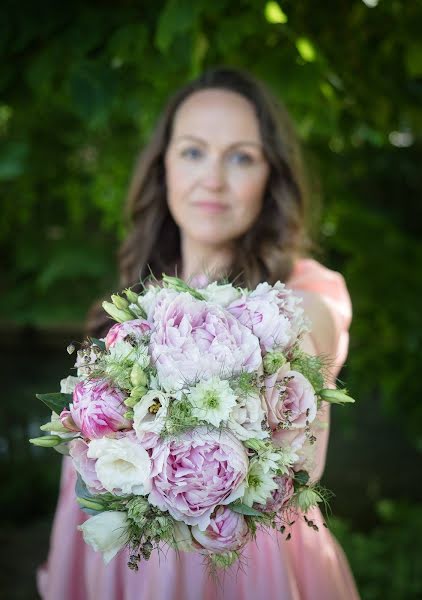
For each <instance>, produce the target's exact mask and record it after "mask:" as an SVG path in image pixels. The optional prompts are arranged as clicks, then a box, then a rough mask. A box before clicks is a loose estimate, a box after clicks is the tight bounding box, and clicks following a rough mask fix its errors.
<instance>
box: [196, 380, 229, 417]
mask: <svg viewBox="0 0 422 600" xmlns="http://www.w3.org/2000/svg"><path fill="white" fill-rule="evenodd" d="M188 399H189V402H190V403H191V404H192V407H193V408H192V414H193V416H194V417H197V418H198V419H200V420H201V421H206V422H208V423H211V425H214V426H215V427H218V426H219V425H220V423H221V421H225V420H227V419H228V417H229V415H230V411H231V410H232V408H233V407H234V406H236V394H235V393H234V392H233V390H232V389H231V387H230V384H229V382H228V381H226V380H223V379H219V378H218V377H211V379H208V380H206V381H201V382H200V383H198V384H197V385H196V386H195V387H193V388H191V390H190V393H189V395H188Z"/></svg>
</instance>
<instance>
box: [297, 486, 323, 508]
mask: <svg viewBox="0 0 422 600" xmlns="http://www.w3.org/2000/svg"><path fill="white" fill-rule="evenodd" d="M295 502H296V504H297V505H298V507H299V508H300V510H302V511H303V512H305V513H306V512H307V511H308V510H309V509H310V508H312V506H318V502H322V498H321V496H320V495H319V494H318V493H317V492H315V491H314V490H312V489H310V488H303V489H302V490H300V491H299V492H298V494H297V496H296V498H295Z"/></svg>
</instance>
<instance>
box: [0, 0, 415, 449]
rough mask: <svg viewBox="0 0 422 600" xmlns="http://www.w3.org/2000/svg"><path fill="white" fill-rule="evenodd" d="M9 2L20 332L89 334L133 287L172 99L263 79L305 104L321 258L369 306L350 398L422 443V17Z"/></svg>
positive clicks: (411, 8)
mask: <svg viewBox="0 0 422 600" xmlns="http://www.w3.org/2000/svg"><path fill="white" fill-rule="evenodd" d="M6 4H7V5H8V6H7V10H5V9H4V10H3V17H4V18H3V21H2V25H1V30H2V35H1V36H0V40H1V42H0V51H1V52H2V61H1V69H0V89H1V92H2V98H3V100H2V103H1V104H0V141H1V150H0V183H1V186H2V218H1V220H0V251H1V253H2V257H3V267H4V269H3V271H4V274H3V278H2V292H3V293H2V294H1V298H0V310H1V314H2V319H3V321H6V322H13V323H18V324H21V325H37V326H45V325H51V324H54V323H63V322H67V323H68V322H74V323H75V322H76V323H81V322H82V321H83V319H84V318H85V315H86V311H87V309H88V307H89V306H90V304H91V302H92V301H93V300H95V299H97V298H99V297H104V296H105V295H106V294H107V293H109V292H110V290H113V289H117V288H118V285H117V272H116V267H115V253H116V249H117V247H118V244H119V241H120V240H121V239H122V237H123V236H124V233H125V227H126V225H125V223H124V220H123V213H122V206H123V199H124V196H125V193H126V189H127V186H128V182H129V178H130V172H131V169H132V166H133V164H134V159H135V155H136V154H137V152H138V150H139V149H140V148H141V146H142V145H143V143H144V142H145V141H146V140H147V139H148V136H149V134H150V131H151V128H152V127H153V125H154V124H155V122H156V118H157V115H158V114H159V112H160V110H161V108H162V106H163V104H164V102H165V100H166V98H167V97H168V95H169V94H170V93H171V92H173V91H174V90H175V89H176V88H177V87H178V86H179V85H180V84H181V83H183V82H185V81H187V80H188V79H189V78H191V77H193V76H195V75H196V74H197V73H198V72H199V71H201V70H202V69H203V68H204V67H207V66H210V65H215V64H222V63H226V64H229V65H233V66H240V67H246V68H247V69H249V70H250V71H251V72H252V73H254V74H255V75H257V76H258V77H261V78H262V79H264V80H266V81H267V82H268V84H269V86H270V87H271V88H272V89H273V91H274V92H275V93H276V94H277V95H279V96H280V97H281V98H282V99H283V100H284V101H285V103H286V104H287V106H288V108H289V111H290V112H291V114H292V115H293V117H294V120H295V122H296V124H297V128H298V131H299V133H300V136H301V138H302V140H303V142H304V144H305V149H306V162H307V166H308V168H309V171H310V177H309V180H310V184H311V191H312V204H313V206H317V205H318V201H319V200H320V199H321V198H323V199H324V209H323V211H322V213H321V224H320V226H319V228H318V229H317V230H316V237H317V241H319V242H320V245H321V246H322V247H323V248H324V249H325V252H324V254H323V255H320V256H318V258H320V259H321V260H322V262H324V263H325V264H327V265H328V266H329V267H331V268H334V269H337V270H339V271H341V272H342V273H343V274H344V275H345V279H346V282H347V285H348V287H349V290H350V292H351V296H352V301H353V307H354V320H353V323H352V329H351V352H350V355H349V359H348V365H347V382H348V387H349V388H350V390H351V393H352V395H353V396H354V397H355V398H357V399H358V400H360V401H365V399H366V398H368V399H369V398H371V396H373V394H374V393H378V392H380V393H381V395H382V398H383V405H384V407H385V410H386V411H387V413H388V414H389V415H391V418H392V419H393V418H397V415H398V414H399V411H400V420H401V422H403V421H404V420H405V422H404V425H405V427H406V428H407V430H408V432H409V434H410V435H411V436H412V439H413V440H414V441H415V443H416V444H419V446H420V447H422V440H421V438H420V433H419V432H418V429H417V428H418V423H420V421H421V418H422V404H421V403H420V402H417V401H416V400H415V399H416V398H418V396H419V393H420V383H419V378H418V377H416V373H417V372H418V367H419V352H418V348H419V347H420V345H421V341H422V340H421V335H422V334H421V332H422V327H421V313H420V310H419V306H418V302H417V299H418V298H419V297H420V295H421V292H422V290H421V285H422V284H421V281H420V278H419V277H418V276H417V274H416V273H415V271H416V269H415V265H418V264H419V262H420V260H421V258H422V247H421V241H420V240H421V238H420V223H421V221H422V219H421V217H422V208H421V207H422V205H421V203H420V201H419V193H418V191H419V186H420V183H419V181H420V176H419V164H420V149H421V137H420V131H421V124H422V113H421V111H420V103H421V97H422V85H421V82H422V51H421V43H420V27H419V23H420V17H421V7H420V3H418V2H412V3H410V2H405V1H404V0H395V2H379V3H378V4H377V6H375V7H373V8H370V7H369V6H367V5H366V4H365V3H364V2H358V1H356V2H343V3H340V4H339V3H338V2H335V1H334V0H329V1H328V2H325V3H324V4H323V5H321V6H318V8H316V6H315V3H314V2H311V1H310V0H305V1H301V2H294V1H293V0H285V1H283V2H279V3H277V2H265V3H260V2H255V1H253V0H243V1H242V3H241V4H240V5H239V4H236V3H233V2H229V1H228V0H223V1H221V2H211V3H210V2H205V1H204V0H199V1H196V2H193V1H192V0H183V2H176V1H175V0H167V1H161V2H160V1H157V2H154V3H152V2H143V3H139V2H136V1H135V0H128V1H126V2H124V3H120V4H119V7H118V10H116V7H115V6H114V5H113V4H112V3H93V2H89V1H88V2H84V3H78V2H77V3H76V4H75V3H74V4H72V5H70V4H68V3H65V4H63V3H53V2H51V0H50V1H48V0H44V1H43V2H39V3H33V2H25V1H24V2H23V3H22V2H20V3H19V4H16V3H11V2H7V3H6ZM316 217H317V214H315V215H314V217H313V219H312V221H313V223H315V222H316ZM403 415H404V416H403Z"/></svg>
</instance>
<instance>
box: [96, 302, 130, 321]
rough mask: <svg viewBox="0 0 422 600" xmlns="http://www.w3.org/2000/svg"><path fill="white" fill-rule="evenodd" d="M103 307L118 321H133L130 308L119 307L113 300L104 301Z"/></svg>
mask: <svg viewBox="0 0 422 600" xmlns="http://www.w3.org/2000/svg"><path fill="white" fill-rule="evenodd" d="M102 307H103V308H104V310H105V311H106V312H107V313H108V314H109V315H110V316H111V317H113V319H114V320H115V321H117V322H118V323H124V322H125V321H131V320H132V319H133V315H132V313H130V312H129V311H128V310H122V309H120V308H117V307H116V306H115V305H114V304H112V303H111V302H103V304H102Z"/></svg>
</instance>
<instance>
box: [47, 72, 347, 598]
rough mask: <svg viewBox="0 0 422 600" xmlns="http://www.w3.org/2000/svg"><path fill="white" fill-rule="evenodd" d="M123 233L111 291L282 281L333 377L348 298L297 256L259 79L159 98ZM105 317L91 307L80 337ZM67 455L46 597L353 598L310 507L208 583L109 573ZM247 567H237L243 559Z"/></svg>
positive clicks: (288, 152)
mask: <svg viewBox="0 0 422 600" xmlns="http://www.w3.org/2000/svg"><path fill="white" fill-rule="evenodd" d="M128 207H129V214H130V217H131V224H132V227H131V231H130V234H129V237H128V238H127V240H126V241H125V243H124V244H123V247H122V249H121V252H120V273H121V283H122V286H125V287H127V286H130V285H133V284H134V283H136V282H137V281H139V279H140V278H143V277H145V276H146V275H148V274H149V272H150V271H152V273H153V274H154V275H155V276H156V277H158V278H159V277H160V276H161V274H162V273H163V272H167V273H177V274H178V275H179V276H181V277H182V278H183V279H185V280H187V281H192V280H196V281H197V282H198V281H200V280H201V279H203V278H204V276H205V274H206V275H208V277H209V278H211V279H212V278H217V277H222V276H223V275H229V276H230V275H231V276H232V277H235V278H236V282H237V283H238V284H239V285H242V284H244V285H247V286H249V287H253V286H256V285H257V283H259V282H260V281H268V282H270V283H275V282H276V281H277V280H281V281H285V282H287V284H288V285H289V286H290V287H291V288H293V289H294V290H295V291H296V293H297V294H299V295H301V296H302V298H303V302H304V307H305V310H306V313H307V315H308V317H309V318H310V319H311V321H312V323H313V329H312V333H311V334H308V335H307V337H306V338H305V339H304V340H303V345H304V349H305V350H306V351H308V352H310V353H313V354H315V353H318V354H319V353H323V354H327V355H329V356H330V357H332V358H333V364H334V367H333V368H332V370H331V375H330V377H331V383H332V382H333V381H334V378H335V376H336V375H337V373H338V371H339V370H340V368H341V366H342V364H343V362H344V360H345V357H346V354H347V345H348V327H349V324H350V319H351V306H350V299H349V295H348V292H347V289H346V286H345V284H344V281H343V278H342V276H341V275H340V274H338V273H336V272H333V271H330V270H329V269H327V268H325V267H323V266H322V265H320V264H319V263H318V262H316V261H315V260H313V259H310V258H306V257H304V256H306V248H307V246H308V242H307V239H306V231H305V223H304V218H305V194H304V190H303V183H302V176H301V172H300V161H299V152H298V145H297V141H296V138H295V135H294V132H293V129H292V126H291V124H290V121H289V118H288V115H287V114H286V111H285V110H284V109H283V108H282V107H281V106H279V105H277V103H276V102H275V101H274V99H273V98H272V97H271V95H269V94H268V92H266V91H265V89H264V88H263V86H262V85H261V84H259V83H258V82H256V81H255V80H254V79H252V78H251V77H250V76H248V75H246V74H245V73H242V72H240V71H238V70H234V69H225V68H222V69H214V70H211V71H208V72H206V73H204V74H203V75H202V76H201V77H199V78H198V79H197V80H196V81H194V82H191V83H190V84H188V85H187V86H185V87H184V88H182V89H181V90H180V91H179V92H178V93H177V94H176V95H175V96H174V97H173V98H172V99H171V100H170V102H169V104H168V105H167V108H166V109H165V111H164V113H163V116H162V119H161V121H160V122H159V124H158V126H157V128H156V130H155V132H154V134H153V137H152V140H151V142H150V143H149V145H148V147H147V148H146V150H145V151H144V153H143V154H142V155H141V158H140V160H139V164H138V166H137V168H136V170H135V174H134V177H133V182H132V185H131V188H130V192H129V199H128ZM107 327H109V321H107V320H104V316H103V315H102V314H101V313H99V312H98V311H97V312H95V313H94V314H93V316H92V319H91V326H90V329H91V332H92V333H95V334H96V335H101V334H103V333H104V331H105V330H106V329H107ZM328 419H329V413H328V408H327V409H324V410H323V411H321V414H320V415H319V419H318V421H317V423H316V425H315V433H316V435H317V444H316V446H317V447H316V456H315V462H314V469H313V472H312V473H311V478H313V479H314V480H316V479H319V477H320V476H321V474H322V471H323V468H324V461H325V453H326V446H327V439H328ZM74 482H75V474H74V471H73V469H72V467H71V465H70V463H69V462H65V465H64V472H63V477H62V484H61V491H60V498H59V504H58V508H57V513H56V517H55V522H54V528H53V533H52V540H51V549H50V555H49V559H48V564H47V566H46V567H45V568H44V569H43V570H42V571H41V572H40V574H39V588H40V592H41V595H42V597H43V598H44V599H46V600H56V599H59V598H60V600H67V599H68V600H70V599H72V600H84V599H86V600H91V599H96V600H97V599H98V600H100V599H101V600H135V599H139V600H152V599H153V598H154V600H179V599H180V600H182V599H183V600H199V599H201V600H214V599H216V598H223V599H226V600H231V599H233V600H235V599H239V600H255V599H257V598H258V597H264V598H266V599H267V600H271V599H276V598H277V599H283V600H340V599H345V600H349V599H350V600H355V599H357V598H358V593H357V590H356V587H355V584H354V581H353V577H352V575H351V573H350V570H349V567H348V564H347V561H346V559H345V557H344V554H343V552H342V550H341V548H340V547H339V546H338V544H337V542H336V541H335V540H334V538H333V537H332V536H331V534H330V533H329V532H328V530H327V529H326V528H325V527H323V526H321V525H322V523H323V519H322V516H321V513H320V511H319V509H313V511H312V514H311V516H310V517H309V518H311V519H312V520H313V521H314V523H316V524H318V525H319V531H318V532H316V531H314V530H313V529H312V528H310V527H308V526H307V524H306V522H305V520H304V519H297V521H296V523H295V524H294V525H293V526H292V531H291V539H290V540H286V539H285V537H283V536H282V535H281V534H279V533H276V532H271V533H270V534H268V533H264V532H259V533H258V535H257V539H256V541H254V542H251V543H249V544H248V545H247V546H246V548H245V551H244V557H243V562H242V565H244V567H245V568H243V569H239V568H238V566H234V567H232V568H231V569H230V570H229V571H228V572H227V573H226V574H225V575H224V577H223V578H222V579H221V580H220V584H218V583H216V582H215V581H213V580H212V579H210V578H209V577H208V575H207V572H206V571H205V569H204V568H203V562H202V558H201V557H199V556H196V555H194V554H185V553H180V554H178V555H177V554H176V553H175V552H174V551H172V550H169V551H168V552H166V553H165V554H164V555H161V556H160V554H158V553H156V552H155V553H153V555H152V556H151V559H150V560H149V561H148V562H144V563H142V564H141V566H140V569H139V572H137V573H136V572H132V571H130V570H129V569H128V567H127V566H126V562H127V555H126V554H125V552H121V553H120V555H118V557H117V558H116V559H115V560H114V561H112V562H111V563H110V564H109V565H108V566H107V567H105V566H104V565H103V563H102V558H101V556H100V554H98V553H95V552H93V551H92V549H91V548H90V547H89V546H86V545H85V544H84V542H83V541H82V536H81V534H80V532H78V531H77V525H78V524H79V523H81V522H82V521H83V520H84V519H85V518H86V515H84V514H83V513H82V512H80V511H79V509H78V508H77V505H76V502H75V498H74ZM245 563H246V564H245Z"/></svg>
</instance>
